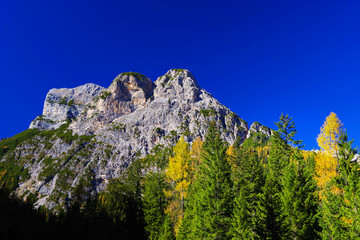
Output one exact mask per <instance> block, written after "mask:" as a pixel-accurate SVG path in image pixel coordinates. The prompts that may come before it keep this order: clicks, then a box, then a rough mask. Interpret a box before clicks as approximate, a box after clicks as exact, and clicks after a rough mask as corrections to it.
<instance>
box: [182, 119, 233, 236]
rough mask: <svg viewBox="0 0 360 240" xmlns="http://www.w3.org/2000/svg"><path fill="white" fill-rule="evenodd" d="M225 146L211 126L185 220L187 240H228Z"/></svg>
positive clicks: (229, 194)
mask: <svg viewBox="0 0 360 240" xmlns="http://www.w3.org/2000/svg"><path fill="white" fill-rule="evenodd" d="M226 150H227V145H226V144H225V142H224V141H223V140H222V139H221V138H220V136H219V132H218V131H217V130H216V129H215V126H214V125H211V126H210V128H209V131H208V134H207V136H206V140H205V142H204V144H203V152H202V155H201V165H200V167H199V173H198V174H197V175H196V181H195V182H194V186H193V188H192V191H191V196H190V197H189V203H188V209H187V211H188V210H189V213H188V214H186V217H185V219H184V221H185V223H186V224H184V225H185V226H184V228H185V229H184V233H183V235H182V238H183V239H184V238H187V239H229V228H230V225H231V212H232V203H233V194H232V181H231V169H230V164H229V163H228V161H227V159H228V156H227V154H226Z"/></svg>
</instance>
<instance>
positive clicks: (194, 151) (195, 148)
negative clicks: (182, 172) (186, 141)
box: [190, 136, 204, 179]
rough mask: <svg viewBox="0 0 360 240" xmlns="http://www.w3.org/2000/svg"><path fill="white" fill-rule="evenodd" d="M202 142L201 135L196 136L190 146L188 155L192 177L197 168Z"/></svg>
mask: <svg viewBox="0 0 360 240" xmlns="http://www.w3.org/2000/svg"><path fill="white" fill-rule="evenodd" d="M203 143H204V142H203V141H202V140H201V137H200V136H198V137H196V138H195V140H194V141H193V143H192V146H191V151H190V155H191V158H192V161H191V170H192V172H191V176H192V179H193V178H194V177H195V172H197V171H198V170H199V165H200V157H201V153H202V145H203Z"/></svg>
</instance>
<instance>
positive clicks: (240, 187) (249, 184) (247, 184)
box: [231, 149, 264, 239]
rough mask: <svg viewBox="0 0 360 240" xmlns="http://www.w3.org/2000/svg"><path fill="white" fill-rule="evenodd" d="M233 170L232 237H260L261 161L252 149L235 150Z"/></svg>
mask: <svg viewBox="0 0 360 240" xmlns="http://www.w3.org/2000/svg"><path fill="white" fill-rule="evenodd" d="M234 165H235V167H234V168H235V171H233V172H234V177H233V179H234V185H235V186H234V192H235V194H236V195H235V199H234V209H233V218H232V228H231V234H232V239H260V234H261V229H259V221H260V212H259V211H260V208H259V204H260V197H261V193H262V186H263V185H264V176H263V166H262V163H261V161H260V159H259V157H258V156H257V154H255V152H253V151H252V150H247V151H245V150H243V149H239V150H238V151H237V154H236V157H235V161H234Z"/></svg>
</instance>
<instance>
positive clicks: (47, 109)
mask: <svg viewBox="0 0 360 240" xmlns="http://www.w3.org/2000/svg"><path fill="white" fill-rule="evenodd" d="M103 90H104V88H103V87H101V86H98V85H96V84H93V83H88V84H85V85H82V86H79V87H76V88H61V89H55V88H54V89H51V90H50V91H49V92H48V94H47V95H46V99H45V103H44V110H43V114H42V115H41V116H38V117H37V118H36V119H35V120H33V121H32V122H31V124H30V127H29V128H31V129H32V128H38V129H40V130H44V129H54V128H58V127H60V126H61V125H62V124H64V123H66V121H67V119H74V118H76V117H77V116H78V115H79V114H80V113H81V112H82V111H83V109H84V106H85V105H87V104H89V103H90V102H91V101H92V99H93V98H94V97H96V96H98V95H99V94H101V93H102V91H103Z"/></svg>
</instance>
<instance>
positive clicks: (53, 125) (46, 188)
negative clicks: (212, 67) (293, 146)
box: [2, 69, 271, 208]
mask: <svg viewBox="0 0 360 240" xmlns="http://www.w3.org/2000/svg"><path fill="white" fill-rule="evenodd" d="M212 122H214V123H215V124H216V125H217V127H218V128H219V130H220V133H221V137H222V138H223V139H224V140H226V141H227V142H229V143H230V144H233V143H234V142H235V141H238V142H240V143H241V142H243V141H244V140H245V139H246V137H247V136H249V134H251V131H260V132H263V133H265V134H271V132H270V130H269V131H268V130H267V129H265V127H263V126H261V125H257V124H253V125H252V126H251V128H250V131H248V130H249V129H248V125H247V123H246V122H245V121H244V120H242V119H241V118H239V116H238V115H237V114H235V113H233V112H232V111H231V110H230V109H228V108H227V107H225V106H224V105H222V104H221V103H219V102H218V101H217V100H216V99H215V98H214V97H212V95H211V94H210V93H208V92H207V91H205V90H204V89H202V88H201V87H200V86H199V85H198V83H197V81H196V80H195V78H194V76H193V75H192V74H191V73H190V72H189V71H188V70H179V69H173V70H169V71H168V72H167V73H166V74H165V75H163V76H161V77H159V78H158V79H157V80H156V81H155V82H154V83H153V82H152V81H151V80H150V79H149V78H147V77H145V76H143V75H141V74H136V73H123V74H120V75H119V76H117V77H116V78H115V79H114V81H113V82H112V83H111V85H110V86H109V87H108V88H106V89H105V88H103V87H100V86H97V85H95V84H85V85H83V86H80V87H77V88H73V89H52V90H50V91H49V93H48V94H47V96H46V100H45V104H44V111H43V115H42V116H39V117H37V118H36V119H35V120H33V121H32V123H31V125H30V128H37V129H40V130H42V132H41V133H42V134H39V135H37V136H36V137H35V138H34V139H32V140H31V141H29V142H27V143H26V147H25V143H24V144H23V146H20V147H18V149H17V150H16V154H18V155H19V156H21V157H20V158H19V159H30V160H28V161H27V162H26V163H25V165H24V166H25V167H26V168H27V170H28V172H29V174H30V177H29V178H28V179H26V181H23V182H22V183H21V184H20V185H19V187H18V189H17V190H16V194H17V195H18V196H24V197H25V198H26V194H25V193H26V192H27V191H28V192H31V193H33V194H38V195H39V200H38V201H37V203H36V204H37V205H46V206H47V207H48V208H53V207H55V206H56V205H57V204H65V203H66V199H71V198H72V197H73V196H72V190H73V189H75V188H76V187H77V186H79V185H80V184H83V183H84V182H87V183H89V182H91V184H90V185H86V186H87V191H91V192H94V193H95V192H99V191H102V190H103V189H104V188H105V186H106V184H107V182H108V180H109V179H111V178H116V177H119V175H120V173H121V172H122V171H124V169H126V168H127V167H128V166H129V165H130V164H131V163H132V161H133V160H134V159H135V158H136V157H137V156H145V155H146V154H148V153H149V151H150V150H151V149H152V148H153V147H154V146H156V145H157V144H165V145H166V144H174V143H175V142H176V141H177V139H178V138H179V137H180V136H181V135H183V136H185V138H186V140H187V141H188V142H191V141H192V140H193V139H195V138H196V137H198V136H199V137H201V138H202V139H203V140H204V137H205V135H206V133H207V129H208V127H209V125H210V124H211V123H212ZM64 124H67V125H64ZM60 126H61V128H60ZM64 126H65V127H64ZM2 160H6V156H5V157H4V158H3V159H2ZM89 179H92V180H91V181H90V180H89ZM64 186H67V187H64ZM24 194H25V195H24Z"/></svg>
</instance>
